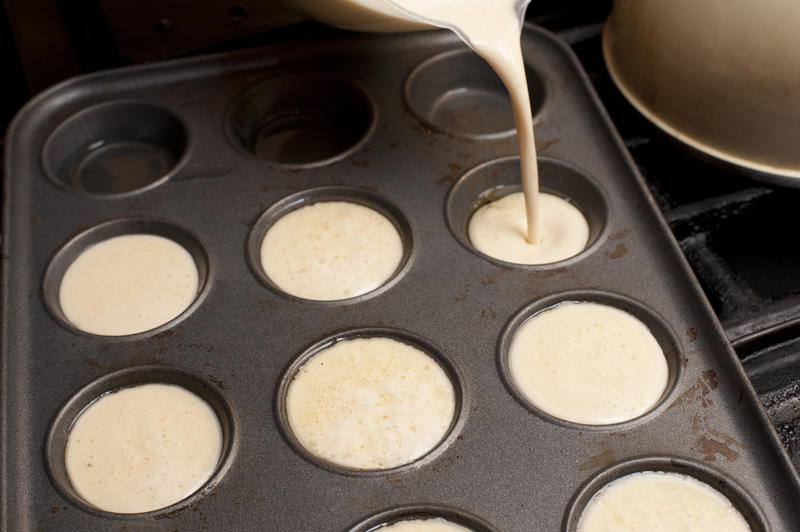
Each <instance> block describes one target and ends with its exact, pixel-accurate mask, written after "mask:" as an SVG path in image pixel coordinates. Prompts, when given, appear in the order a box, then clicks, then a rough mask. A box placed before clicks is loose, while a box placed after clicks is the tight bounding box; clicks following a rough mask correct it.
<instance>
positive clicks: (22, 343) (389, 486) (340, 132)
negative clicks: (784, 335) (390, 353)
mask: <svg viewBox="0 0 800 532" xmlns="http://www.w3.org/2000/svg"><path fill="white" fill-rule="evenodd" d="M523 52H524V56H525V59H526V63H527V68H528V77H529V82H530V85H531V87H532V91H533V93H534V102H535V104H536V105H534V109H535V113H536V114H535V123H536V134H537V140H538V148H539V151H540V154H541V155H542V158H541V160H540V169H541V181H542V187H543V188H544V189H545V190H548V191H551V192H553V193H556V194H560V195H562V196H565V197H567V198H569V199H570V200H572V201H573V202H575V204H576V205H577V206H578V207H579V208H580V209H581V210H582V211H583V212H584V214H585V215H586V216H587V218H588V220H589V223H590V231H591V237H590V244H589V246H588V247H587V249H586V250H585V251H584V252H582V253H581V254H579V255H577V256H575V257H572V258H570V259H568V260H565V261H562V262H559V263H555V264H551V265H542V266H519V265H513V264H509V263H504V262H502V261H497V260H494V259H491V258H488V257H486V256H484V255H482V254H480V253H478V252H476V251H474V250H473V249H472V247H471V246H470V245H469V242H468V239H467V238H466V236H465V235H466V232H465V231H466V223H467V220H468V218H469V215H470V214H471V212H473V210H474V209H475V208H476V206H477V205H478V204H480V203H482V202H485V201H490V200H491V199H492V198H493V197H497V196H498V195H501V194H504V193H506V192H508V191H511V190H515V189H518V180H519V170H518V166H517V159H516V158H515V157H514V154H515V153H516V152H517V146H516V138H515V135H514V134H513V131H511V130H510V129H509V128H510V125H509V123H508V120H507V118H508V117H507V115H504V113H507V107H505V106H506V103H505V95H504V91H503V90H502V88H501V87H500V86H499V84H498V83H497V81H496V80H495V79H494V78H493V76H494V74H493V73H492V72H491V70H490V69H489V67H488V66H486V65H485V64H484V63H483V62H482V61H480V60H479V59H477V58H476V57H474V54H472V53H471V52H470V51H469V50H468V49H467V48H466V47H465V46H464V45H462V44H460V43H459V41H458V39H457V38H456V37H455V36H454V35H452V34H450V33H446V32H424V33H417V34H400V35H389V36H373V35H352V36H343V37H341V38H335V39H329V40H324V41H309V42H301V43H288V44H285V45H277V46H272V47H267V48H260V49H254V50H248V51H243V52H236V53H227V54H221V55H213V56H204V57H197V58H193V59H188V60H181V61H175V62H167V63H160V64H153V65H148V66H144V67H134V68H127V69H121V70H116V71H109V72H102V73H99V74H95V75H90V76H85V77H81V78H77V79H75V80H71V81H68V82H65V83H63V84H61V85H59V86H57V87H54V88H53V89H50V90H49V91H47V92H45V93H43V94H42V95H40V96H38V97H37V98H35V99H34V100H33V101H32V102H30V103H29V104H28V105H27V106H26V107H25V109H24V110H23V111H22V112H21V113H20V114H19V116H18V117H17V118H16V119H15V121H14V123H13V125H12V127H11V129H10V132H9V135H8V139H7V148H6V167H5V191H4V205H3V241H2V246H3V248H2V250H3V255H2V257H3V262H2V266H3V270H2V274H3V295H2V298H3V314H2V316H3V318H2V319H3V321H2V412H0V419H2V447H1V448H0V456H2V466H1V467H2V469H1V470H0V473H1V475H0V481H2V486H1V487H0V493H2V495H0V497H2V506H0V516H1V519H0V528H3V529H8V530H27V529H45V530H108V529H128V528H135V529H139V528H147V529H149V530H175V529H179V530H198V529H204V528H207V529H211V530H216V529H221V528H224V529H226V530H314V531H316V530H320V531H322V530H325V531H328V530H329V531H343V532H344V531H366V530H372V529H374V528H375V527H379V526H380V525H381V524H382V523H386V522H389V521H392V520H395V519H402V518H408V517H409V516H423V517H424V516H433V515H438V516H442V517H445V518H447V519H450V520H453V521H456V522H460V523H463V524H465V525H467V526H471V527H472V528H474V529H475V530H477V531H486V530H496V531H516V530H520V531H522V530H566V531H574V530H575V525H576V522H577V518H578V515H579V512H580V509H581V508H582V507H583V505H585V504H586V502H587V501H588V500H589V499H590V498H591V495H592V494H593V493H594V492H595V491H596V490H597V489H599V488H600V487H601V485H602V484H603V483H605V482H607V481H610V480H612V479H613V478H617V477H618V476H620V475H622V474H625V473H628V472H632V471H642V470H648V469H661V470H669V471H679V472H682V473H687V474H690V475H694V476H696V477H697V478H698V479H700V480H703V481H705V482H707V483H710V484H711V485H712V486H713V487H715V488H717V489H719V490H720V491H722V492H723V493H724V494H726V495H727V496H728V497H729V498H730V499H731V500H732V501H733V502H734V503H735V504H736V505H737V507H738V508H739V510H740V511H742V513H743V514H744V515H745V517H746V518H747V520H748V521H749V523H750V524H751V527H752V528H753V529H754V530H757V531H762V532H763V531H779V530H792V529H793V527H795V526H796V523H798V522H800V507H798V506H797V504H796V501H797V499H798V497H799V496H800V480H799V479H798V477H797V474H796V473H795V472H794V470H793V468H792V467H791V464H790V462H789V460H788V458H787V457H786V455H785V453H784V451H783V449H782V448H781V446H780V443H779V442H778V440H777V437H776V436H775V434H774V432H773V431H772V428H771V426H770V424H769V422H768V421H767V419H766V417H765V415H764V412H763V410H762V409H761V407H760V405H759V403H758V400H757V397H756V395H755V393H754V392H753V390H752V388H751V386H750V384H749V382H748V381H747V378H746V376H745V374H744V373H743V371H742V369H741V366H740V365H739V363H738V361H737V359H736V357H735V355H734V353H733V351H732V350H731V348H730V347H729V345H728V344H727V342H726V340H725V338H724V335H723V333H722V331H721V329H720V327H719V324H718V323H717V321H716V319H715V317H714V315H713V313H712V310H711V308H710V307H709V305H708V303H707V302H706V301H705V299H704V296H703V295H702V292H701V291H700V289H699V287H698V285H697V283H696V281H695V280H694V278H693V276H692V274H691V272H690V270H689V268H688V266H687V264H686V262H685V260H684V258H683V256H682V255H681V253H680V250H679V249H678V247H677V246H676V244H675V242H674V241H673V239H672V236H671V235H670V233H669V231H668V229H667V228H666V226H665V224H664V221H663V219H662V218H661V216H660V214H659V213H658V211H657V209H656V207H655V205H654V203H653V201H652V199H651V197H650V196H649V194H648V192H647V191H646V189H645V187H644V185H643V183H642V181H641V178H640V177H639V176H638V174H637V172H636V170H635V168H634V166H633V163H632V162H631V160H630V158H629V157H628V155H627V154H626V152H625V150H624V147H623V146H622V144H621V142H620V140H619V138H618V136H617V134H616V132H615V131H614V129H613V127H612V126H611V123H610V122H609V120H608V118H607V116H606V114H605V112H604V110H603V109H602V107H601V105H600V104H599V102H598V100H597V98H596V96H595V95H594V93H593V92H592V89H591V88H590V86H589V84H588V82H587V80H586V77H585V75H584V74H583V73H582V71H581V70H580V67H579V66H578V64H577V62H576V60H575V59H574V57H573V56H572V54H571V52H570V51H569V49H568V48H567V47H566V46H565V45H564V44H563V43H561V42H560V41H558V40H557V39H555V38H554V37H553V36H552V35H550V34H548V33H547V32H545V31H543V30H541V29H539V28H537V27H534V26H525V28H524V30H523ZM504 116H505V117H504ZM98 172H99V173H100V174H111V175H116V176H117V177H116V179H115V180H113V182H112V183H109V181H108V180H106V179H98V178H97V175H98ZM330 197H335V198H337V199H350V200H352V201H355V202H358V203H363V204H367V205H369V206H372V207H374V208H377V209H378V210H380V211H381V212H383V213H385V214H388V215H389V218H390V219H392V220H393V221H394V223H396V225H397V227H398V230H399V232H400V234H401V236H402V237H403V241H404V245H405V256H404V259H403V263H402V265H401V266H400V267H399V269H398V271H397V272H396V274H395V275H394V277H393V278H392V279H391V281H389V282H388V283H387V284H386V285H385V286H383V287H381V288H379V289H377V290H375V291H373V292H370V293H368V294H364V295H362V296H359V297H355V298H352V299H347V300H343V301H338V302H314V301H307V300H302V299H299V298H295V297H291V296H287V295H285V294H283V293H281V292H280V291H279V290H278V289H277V288H276V287H274V286H273V285H272V284H271V283H270V282H269V280H268V279H266V278H265V276H264V275H263V272H262V271H260V266H259V265H258V263H257V261H255V259H254V256H257V255H254V250H256V249H257V247H258V245H259V244H260V238H261V236H262V235H263V233H264V231H266V229H267V227H268V226H269V224H270V223H271V222H272V221H274V217H275V215H276V213H280V212H286V209H291V208H296V207H297V206H300V205H302V204H305V203H307V202H310V201H316V200H318V199H320V198H330ZM129 232H153V233H155V234H161V235H164V236H168V237H171V238H173V239H174V240H176V241H177V242H179V243H181V244H182V245H184V246H185V247H186V248H187V249H188V250H189V251H190V253H191V254H192V256H193V257H194V258H195V262H196V263H197V264H198V267H199V270H200V274H201V285H200V286H201V288H200V290H199V293H198V297H197V299H196V301H195V302H194V303H193V304H192V305H191V306H190V307H189V309H187V311H185V312H184V313H183V314H182V315H181V316H179V317H178V318H176V319H174V320H172V321H171V322H169V323H167V324H164V325H163V326H160V327H158V328H156V329H154V330H152V331H147V332H144V333H139V334H135V335H130V336H124V337H101V336H96V335H91V334H87V333H83V332H81V331H78V330H76V329H75V328H73V327H72V326H70V325H69V323H68V322H67V320H65V319H64V317H63V316H62V314H61V312H60V310H59V307H58V301H57V289H58V283H59V281H60V275H61V274H63V271H64V269H65V268H66V266H67V265H68V264H69V261H70V260H71V258H74V257H75V256H76V254H77V253H79V252H80V250H81V249H84V248H85V247H86V246H87V245H90V244H92V243H94V242H97V241H99V240H102V239H103V238H108V237H110V236H115V235H118V234H125V233H129ZM567 300H593V301H599V302H604V303H607V304H613V305H615V306H618V307H620V308H623V309H624V310H627V311H629V312H631V313H633V314H634V315H635V316H637V317H638V318H639V319H642V320H643V321H644V322H645V323H647V324H648V325H649V326H650V328H651V330H652V331H653V333H654V335H655V336H656V338H657V339H658V340H659V342H660V343H661V345H662V348H664V351H665V353H666V354H667V358H668V361H669V367H670V385H669V387H668V390H667V392H666V393H665V395H664V397H663V398H662V400H661V402H660V403H659V404H658V406H656V407H655V408H654V409H653V410H652V411H651V412H649V413H648V414H646V415H644V416H642V417H640V418H637V419H634V420H632V421H628V422H625V423H619V424H615V425H609V426H587V425H579V424H574V423H566V422H563V421H559V420H557V419H554V418H551V417H549V416H547V415H545V414H543V413H541V412H539V411H537V410H536V409H534V408H532V407H530V406H529V405H527V404H526V403H525V401H524V400H523V399H522V398H521V397H520V396H519V394H517V393H516V391H515V390H514V388H513V386H512V385H511V384H510V383H509V380H508V377H507V374H506V373H507V372H506V367H505V366H506V362H505V346H506V344H507V340H508V338H509V336H510V334H512V333H513V330H514V327H515V326H516V325H517V324H519V323H520V322H521V321H522V320H523V319H524V318H525V317H527V316H529V315H531V314H532V313H533V312H536V311H537V310H541V309H542V308H546V307H547V306H550V305H552V304H556V303H558V302H560V301H567ZM378 333H380V334H388V335H390V336H393V337H397V338H399V339H403V338H406V339H408V338H411V339H413V341H414V342H415V343H418V344H419V345H424V346H426V348H428V349H429V350H430V351H431V352H432V354H434V355H435V356H436V357H437V360H440V361H442V362H441V363H442V364H445V366H446V369H447V373H448V375H450V377H451V379H453V380H454V384H455V385H456V388H457V391H458V395H459V397H458V399H459V404H458V406H457V418H456V419H455V420H454V422H453V424H452V426H451V429H450V432H449V433H448V435H447V436H446V437H445V438H444V439H443V440H442V442H440V443H439V445H438V446H437V447H436V448H435V449H434V450H433V451H431V453H429V454H428V455H426V456H425V457H423V458H422V459H420V460H418V461H417V462H414V463H412V464H410V465H407V466H403V467H399V468H396V469H392V470H386V471H378V472H375V471H370V472H358V471H348V470H342V469H340V468H335V467H331V466H329V465H328V464H324V463H320V462H319V461H317V460H314V459H312V458H310V457H309V456H308V455H307V454H306V453H304V452H303V451H302V450H300V449H298V448H297V446H296V445H295V444H294V441H293V438H292V436H291V434H290V433H288V431H289V429H287V428H286V424H285V423H284V419H285V413H284V412H283V411H282V408H281V406H280V405H281V404H282V393H283V391H284V390H285V388H286V385H287V383H288V379H290V378H291V375H292V370H293V368H296V367H297V364H298V361H300V360H302V357H304V356H307V355H308V353H311V352H313V351H314V350H315V349H318V348H319V347H320V345H322V344H324V343H325V342H329V341H333V340H335V339H336V338H340V337H350V336H352V335H373V334H378ZM143 382H170V383H175V384H180V385H183V386H185V387H186V388H187V389H189V390H191V391H193V392H194V393H197V394H198V395H200V396H201V397H203V398H204V399H205V400H206V401H208V402H209V404H211V406H212V407H213V408H214V410H215V411H216V412H217V414H218V416H219V417H220V420H221V422H222V425H223V430H224V452H223V458H222V460H221V462H220V465H219V467H218V470H217V471H216V472H215V473H214V475H213V476H212V478H211V480H210V481H209V482H208V483H207V484H206V486H205V487H203V488H202V489H201V490H200V491H198V492H197V493H195V494H194V495H192V496H190V497H189V498H187V499H185V500H184V501H182V502H180V503H178V504H175V505H173V506H170V507H167V508H164V509H162V510H158V511H154V512H149V513H145V514H135V515H118V514H111V513H108V512H103V511H99V510H96V509H93V508H91V507H89V506H88V505H86V504H85V503H83V502H82V501H80V499H79V498H78V497H77V496H76V494H75V493H74V490H72V488H71V487H70V485H69V481H68V478H67V477H66V475H65V472H64V466H63V445H64V440H65V437H66V433H67V431H68V430H69V427H70V424H71V423H72V422H73V421H74V419H75V417H76V416H77V415H78V413H79V412H80V411H81V410H82V409H83V408H85V406H86V405H87V404H89V403H90V402H91V401H92V400H94V399H95V398H96V397H98V396H99V395H101V394H102V393H105V392H108V391H111V390H114V389H118V388H120V387H123V386H130V385H135V384H139V383H143Z"/></svg>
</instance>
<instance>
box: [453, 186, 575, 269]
mask: <svg viewBox="0 0 800 532" xmlns="http://www.w3.org/2000/svg"><path fill="white" fill-rule="evenodd" d="M539 209H541V214H542V216H541V219H540V221H541V227H540V235H541V236H540V239H539V242H538V243H537V244H530V243H529V242H528V241H527V240H526V238H525V230H526V229H525V199H524V198H523V196H522V194H521V193H519V192H517V193H514V194H508V195H507V196H503V197H502V198H500V199H498V200H495V201H493V202H491V203H487V204H486V205H483V206H481V207H480V208H479V209H478V210H477V211H475V214H473V215H472V218H470V221H469V228H468V230H469V240H470V242H471V243H472V245H473V246H475V249H477V250H478V251H480V252H482V253H485V254H486V255H489V256H490V257H494V258H496V259H499V260H503V261H506V262H513V263H515V264H548V263H551V262H558V261H560V260H564V259H567V258H569V257H572V256H574V255H577V254H578V253H580V252H581V251H583V249H584V248H585V247H586V244H587V242H588V240H589V224H588V223H587V222H586V218H584V216H583V214H582V213H581V212H580V211H579V210H578V209H577V208H576V207H574V206H573V205H572V204H570V203H569V202H567V201H566V200H564V199H562V198H559V197H558V196H554V195H552V194H545V193H541V194H539Z"/></svg>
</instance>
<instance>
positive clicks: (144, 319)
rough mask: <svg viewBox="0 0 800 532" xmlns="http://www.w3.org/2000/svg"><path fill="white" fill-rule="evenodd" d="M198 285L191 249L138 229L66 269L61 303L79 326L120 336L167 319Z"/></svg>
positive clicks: (190, 299) (95, 247) (190, 298)
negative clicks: (141, 232) (188, 249)
mask: <svg viewBox="0 0 800 532" xmlns="http://www.w3.org/2000/svg"><path fill="white" fill-rule="evenodd" d="M197 291H198V273H197V266H196V265H195V262H194V259H193V258H192V256H191V255H190V254H189V252H188V251H186V250H185V249H184V248H183V247H182V246H180V245H179V244H177V243H175V242H173V241H172V240H169V239H167V238H164V237H162V236H157V235H150V234H132V235H123V236H117V237H113V238H109V239H108V240H104V241H102V242H99V243H97V244H95V245H93V246H91V247H89V248H87V249H86V250H85V251H84V252H83V253H81V254H80V255H79V256H78V258H76V259H75V261H74V262H73V263H72V264H70V266H69V268H67V271H66V272H65V273H64V277H63V278H62V280H61V286H60V287H59V304H60V306H61V310H62V312H63V313H64V316H65V317H66V318H67V320H68V321H69V322H70V323H71V324H72V325H74V326H75V327H77V328H78V329H81V330H83V331H86V332H89V333H93V334H100V335H105V336H118V335H125V334H134V333H139V332H143V331H147V330H150V329H153V328H155V327H158V326H159V325H163V324H164V323H167V322H168V321H170V320H171V319H173V318H175V317H176V316H178V315H179V314H180V313H182V312H183V311H184V310H186V308H187V307H188V306H189V305H191V304H192V302H193V301H194V299H195V298H196V297H197Z"/></svg>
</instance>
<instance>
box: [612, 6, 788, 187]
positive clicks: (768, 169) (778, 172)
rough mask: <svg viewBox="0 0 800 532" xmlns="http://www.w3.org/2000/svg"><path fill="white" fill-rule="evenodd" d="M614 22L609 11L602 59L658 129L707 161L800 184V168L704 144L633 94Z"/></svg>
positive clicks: (753, 175) (755, 176)
mask: <svg viewBox="0 0 800 532" xmlns="http://www.w3.org/2000/svg"><path fill="white" fill-rule="evenodd" d="M611 25H612V15H609V17H608V18H607V19H606V22H605V24H604V25H603V35H602V39H601V41H602V46H601V48H602V51H603V61H604V63H605V66H606V70H607V71H608V75H609V77H610V78H611V81H612V82H613V83H614V86H615V87H616V88H617V90H619V92H620V93H621V94H622V96H623V97H624V98H625V100H626V101H627V102H628V103H629V104H630V105H631V106H632V107H633V108H634V109H636V111H637V112H638V113H639V114H640V115H641V116H642V117H644V118H645V119H646V120H647V121H648V122H649V123H650V124H652V125H653V126H655V128H656V130H657V131H658V132H659V133H661V134H662V135H664V136H665V137H666V138H667V139H669V140H670V141H672V142H673V143H674V144H676V145H677V146H679V147H680V148H682V149H684V150H686V151H687V152H689V153H690V154H691V155H693V156H695V157H697V158H699V159H701V160H702V161H704V162H706V163H710V164H714V165H716V166H719V167H722V168H725V169H728V170H731V171H734V172H737V173H739V174H741V175H744V176H746V177H749V178H752V179H756V180H759V181H764V182H765V183H771V184H774V185H783V186H788V187H798V188H800V168H795V169H792V168H783V167H775V166H769V165H766V164H762V163H757V162H754V161H751V160H749V159H746V158H744V157H737V156H734V155H731V154H729V153H726V152H724V151H722V150H719V149H717V148H714V147H712V146H710V145H708V144H704V143H702V142H700V141H698V140H696V139H695V138H694V137H692V136H691V135H688V134H687V133H684V132H682V131H681V130H680V129H678V128H676V127H674V126H672V125H670V124H668V123H667V121H666V120H664V119H662V118H661V117H659V116H658V114H657V113H656V112H654V111H653V110H651V109H650V108H649V107H648V106H647V105H645V104H644V103H643V102H642V101H641V100H640V99H639V98H637V97H636V96H635V95H634V94H633V91H631V90H630V89H629V88H628V86H627V85H626V83H625V80H624V77H623V76H622V75H621V74H620V72H619V71H618V70H617V69H616V67H615V65H616V62H615V56H614V53H613V47H612V46H611Z"/></svg>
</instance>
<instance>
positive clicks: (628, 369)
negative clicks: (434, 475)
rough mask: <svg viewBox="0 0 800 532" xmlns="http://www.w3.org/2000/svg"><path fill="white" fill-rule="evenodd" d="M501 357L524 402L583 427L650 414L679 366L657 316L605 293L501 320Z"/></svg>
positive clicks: (551, 301) (576, 296)
mask: <svg viewBox="0 0 800 532" xmlns="http://www.w3.org/2000/svg"><path fill="white" fill-rule="evenodd" d="M499 356H500V359H499V362H500V371H501V374H502V376H503V379H504V380H505V382H506V384H507V386H508V387H509V389H510V390H511V391H512V393H513V394H514V395H515V396H516V397H517V398H518V399H519V400H520V401H521V402H522V403H523V404H524V405H525V406H527V407H528V408H529V409H530V410H531V411H533V412H534V413H537V414H539V415H540V416H542V417H545V418H546V419H548V420H550V421H553V422H555V423H558V424H563V425H567V426H571V427H574V428H580V429H581V430H582V429H583V428H586V427H596V428H602V427H608V426H612V425H616V424H619V423H625V422H630V421H632V420H643V419H645V418H646V416H647V415H648V414H649V415H654V414H655V410H656V409H657V408H658V407H659V406H661V405H664V404H665V400H666V398H667V397H668V396H669V395H670V393H671V392H672V390H673V389H674V387H675V383H676V382H677V379H678V372H679V371H680V364H679V362H678V352H677V343H676V341H675V339H674V336H673V335H672V334H671V333H670V331H669V329H668V328H667V327H666V326H665V325H664V324H663V322H662V320H661V319H660V318H659V317H658V316H657V315H656V314H655V313H653V312H652V311H650V310H649V309H648V308H646V307H644V306H643V305H641V304H639V303H638V302H636V301H633V300H631V299H629V298H627V297H623V296H619V295H616V294H611V293H606V292H570V293H566V294H560V295H555V296H551V297H548V298H544V299H542V300H540V301H537V302H535V303H534V304H532V305H529V306H528V307H526V308H524V309H523V310H522V311H521V312H519V313H518V314H517V315H516V316H515V317H514V318H513V319H512V320H511V322H510V323H509V324H508V325H507V326H506V329H505V330H504V332H503V335H502V337H501V341H500V353H499Z"/></svg>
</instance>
